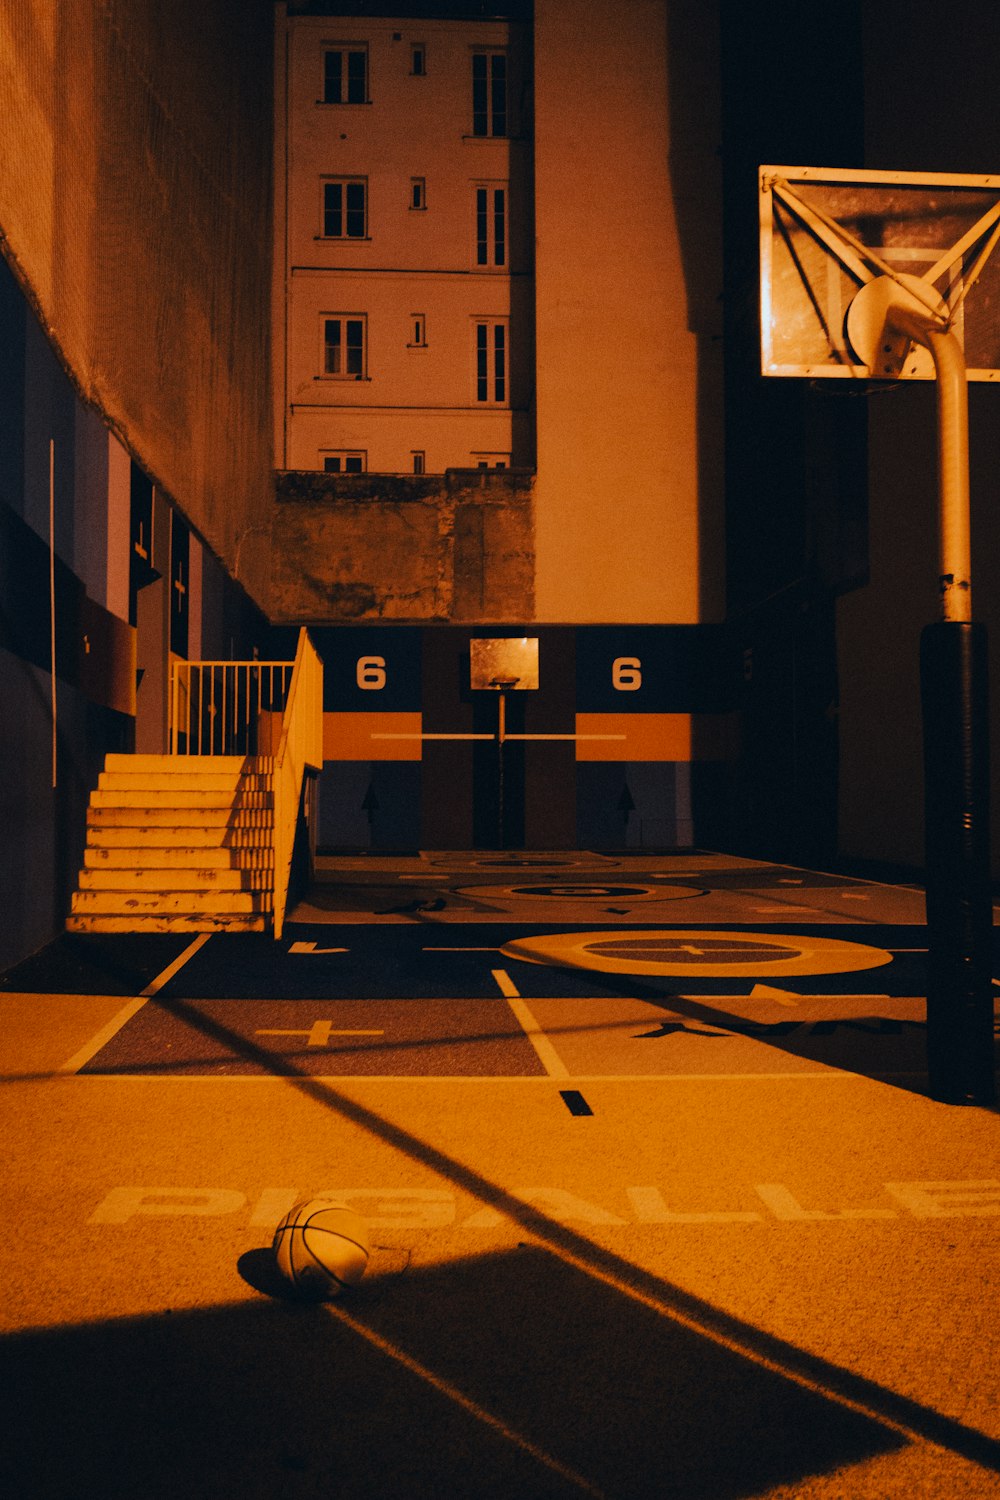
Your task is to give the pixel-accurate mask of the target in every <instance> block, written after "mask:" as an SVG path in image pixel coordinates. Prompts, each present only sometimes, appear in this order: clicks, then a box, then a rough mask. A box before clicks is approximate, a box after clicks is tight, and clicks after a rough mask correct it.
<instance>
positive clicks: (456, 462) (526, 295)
mask: <svg viewBox="0 0 1000 1500" xmlns="http://www.w3.org/2000/svg"><path fill="white" fill-rule="evenodd" d="M282 9H283V8H282ZM275 79H276V101H275V102H276V175H277V179H278V181H279V184H280V190H279V191H278V193H277V194H276V198H275V269H276V278H277V291H276V299H275V300H276V308H277V312H278V316H279V319H280V322H279V324H278V336H277V337H276V340H275V348H276V354H277V359H276V406H277V423H276V434H275V452H276V463H277V466H278V468H279V469H288V470H311V469H318V470H321V471H325V472H327V473H367V472H376V473H386V474H393V473H396V474H406V473H409V474H424V473H428V474H430V473H437V474H440V473H443V472H444V471H445V470H446V469H449V468H470V467H471V468H479V467H485V468H510V467H511V466H516V467H532V466H533V465H534V432H533V426H534V423H533V371H534V344H533V300H534V297H533V278H532V250H533V226H532V209H533V203H532V193H531V168H532V154H531V94H530V48H529V31H528V29H527V28H526V27H525V26H524V25H523V24H519V23H518V22H516V21H507V20H505V21H489V22H478V23H477V22H469V21H462V20H442V19H434V18H414V19H400V18H398V17H396V18H394V17H382V16H367V17H358V16H351V15H315V14H306V15H298V16H295V17H294V18H293V19H292V20H291V21H289V20H288V19H287V17H286V18H285V20H284V24H279V26H278V30H277V55H276V66H275Z"/></svg>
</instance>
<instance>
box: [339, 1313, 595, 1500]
mask: <svg viewBox="0 0 1000 1500" xmlns="http://www.w3.org/2000/svg"><path fill="white" fill-rule="evenodd" d="M325 1311H327V1312H328V1313H329V1314H330V1316H331V1317H334V1318H337V1319H338V1320H339V1322H341V1323H344V1324H346V1326H347V1327H348V1328H350V1329H352V1330H353V1332H354V1333H356V1334H357V1335H358V1336H359V1337H360V1338H363V1339H365V1340H367V1342H368V1343H369V1344H372V1345H374V1347H375V1348H376V1349H378V1350H379V1352H380V1353H381V1354H384V1355H386V1356H387V1357H388V1358H389V1359H394V1360H395V1361H396V1363H397V1364H400V1365H402V1367H403V1369H404V1370H408V1371H409V1372H410V1374H411V1375H416V1376H417V1378H418V1379H420V1380H423V1381H425V1382H426V1383H427V1385H429V1386H430V1387H431V1388H432V1389H433V1390H435V1391H437V1392H439V1394H440V1395H442V1396H446V1397H447V1399H448V1400H449V1401H451V1402H453V1403H454V1405H455V1406H457V1407H459V1408H460V1409H461V1410H462V1411H464V1412H467V1413H468V1414H469V1416H471V1417H474V1418H475V1419H476V1421H477V1422H482V1423H483V1425H484V1426H485V1427H488V1428H490V1429H492V1431H494V1432H496V1433H498V1434H499V1435H500V1436H501V1437H502V1438H504V1439H505V1440H506V1441H507V1442H508V1443H510V1444H511V1445H512V1446H513V1447H515V1448H518V1449H520V1450H521V1452H522V1453H526V1454H527V1455H528V1456H529V1457H530V1458H533V1459H534V1460H535V1462H536V1463H538V1464H540V1465H541V1466H542V1467H543V1468H546V1469H548V1470H550V1471H551V1472H552V1473H553V1474H556V1475H557V1476H558V1477H559V1478H560V1479H562V1480H564V1481H565V1482H566V1483H567V1484H570V1485H572V1487H573V1488H574V1489H577V1490H580V1491H581V1492H582V1493H583V1494H584V1495H592V1496H593V1497H594V1500H605V1497H604V1492H603V1490H599V1489H598V1488H597V1486H596V1485H595V1484H592V1483H591V1482H590V1480H589V1479H587V1478H585V1476H584V1475H582V1474H578V1473H577V1471H576V1470H575V1469H570V1468H568V1467H567V1465H566V1464H564V1463H561V1462H560V1461H559V1459H557V1458H553V1456H552V1454H551V1453H547V1452H546V1451H545V1449H544V1448H539V1446H538V1444H537V1443H533V1442H532V1441H531V1439H530V1438H527V1437H525V1436H524V1434H523V1433H521V1432H519V1431H518V1430H517V1428H515V1427H511V1426H510V1424H509V1423H507V1422H505V1421H503V1419H502V1418H500V1417H497V1416H495V1415H494V1413H493V1412H491V1411H488V1410H487V1408H486V1407H485V1406H480V1404H479V1402H478V1401H473V1400H472V1399H471V1397H469V1396H467V1395H465V1393H464V1391H461V1390H459V1388H458V1386H455V1385H452V1384H451V1382H450V1381H448V1380H443V1379H442V1377H441V1376H440V1375H438V1374H436V1373H435V1372H434V1371H433V1370H431V1369H429V1368H428V1366H427V1365H424V1364H421V1363H420V1362H419V1360H416V1359H414V1358H413V1356H412V1354H407V1352H406V1350H405V1349H401V1348H400V1346H399V1345H398V1344H392V1343H390V1342H389V1340H388V1339H386V1338H383V1336H382V1335H381V1334H379V1333H376V1332H375V1330H374V1329H373V1328H369V1327H368V1325H367V1324H366V1323H363V1322H362V1321H361V1319H360V1318H357V1317H355V1316H354V1315H353V1314H352V1313H349V1312H347V1311H346V1310H345V1309H344V1308H343V1307H337V1306H334V1305H332V1304H331V1303H329V1302H328V1303H326V1304H325Z"/></svg>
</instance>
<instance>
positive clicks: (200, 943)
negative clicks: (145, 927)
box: [140, 932, 212, 1000]
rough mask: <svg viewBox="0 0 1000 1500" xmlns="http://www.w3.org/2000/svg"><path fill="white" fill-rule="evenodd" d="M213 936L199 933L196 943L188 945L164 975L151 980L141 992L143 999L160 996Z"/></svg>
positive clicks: (208, 933) (207, 933)
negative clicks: (164, 988) (179, 971)
mask: <svg viewBox="0 0 1000 1500" xmlns="http://www.w3.org/2000/svg"><path fill="white" fill-rule="evenodd" d="M211 936H212V934H211V933H210V932H201V933H199V934H198V936H197V937H196V938H195V940H194V942H193V943H188V945H187V947H186V948H185V949H184V952H183V953H181V954H179V955H178V957H177V958H175V959H174V961H173V963H172V964H168V965H167V967H166V968H165V969H164V970H163V973H162V974H157V976H156V978H155V979H153V980H151V981H150V983H149V984H147V986H146V988H145V989H144V990H141V991H140V994H141V995H142V997H143V998H144V999H146V1000H148V999H150V998H151V997H152V996H153V995H156V994H159V992H160V990H162V989H163V986H164V985H165V984H169V983H170V981H171V979H173V977H174V975H175V974H176V973H177V971H178V970H179V969H182V968H183V967H184V965H185V964H186V963H187V961H188V959H189V958H194V956H195V954H196V953H197V952H198V950H199V948H204V946H205V944H206V943H207V942H208V940H209V938H210V937H211Z"/></svg>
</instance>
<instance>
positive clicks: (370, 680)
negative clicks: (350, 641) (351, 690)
mask: <svg viewBox="0 0 1000 1500" xmlns="http://www.w3.org/2000/svg"><path fill="white" fill-rule="evenodd" d="M357 684H358V687H359V688H364V690H365V691H366V692H369V693H372V692H378V690H379V689H380V688H384V687H385V684H386V675H385V657H384V656H359V657H358V670H357Z"/></svg>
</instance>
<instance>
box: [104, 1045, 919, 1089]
mask: <svg viewBox="0 0 1000 1500" xmlns="http://www.w3.org/2000/svg"><path fill="white" fill-rule="evenodd" d="M546 1040H548V1039H547V1038H546ZM550 1045H551V1044H550ZM564 1076H565V1077H566V1078H568V1079H569V1081H570V1082H571V1083H741V1082H744V1081H747V1082H763V1083H767V1082H782V1083H784V1082H789V1081H790V1082H796V1081H798V1080H800V1079H811V1080H815V1079H817V1078H823V1079H834V1078H836V1079H851V1080H852V1081H853V1082H855V1083H878V1082H880V1080H881V1079H883V1078H896V1077H900V1078H904V1077H905V1078H909V1077H914V1078H919V1077H922V1076H923V1074H921V1073H912V1074H911V1073H890V1072H886V1073H879V1074H878V1075H877V1076H875V1077H869V1076H868V1075H867V1074H866V1073H849V1072H848V1071H847V1070H846V1069H845V1068H827V1069H825V1070H824V1071H823V1072H821V1073H818V1072H813V1071H808V1070H803V1071H801V1072H794V1073H566V1074H565V1075H564ZM78 1078H79V1081H80V1082H81V1083H163V1084H178V1083H184V1084H186V1083H199V1084H202V1083H277V1084H281V1085H283V1086H285V1087H287V1086H288V1085H289V1084H294V1083H296V1082H298V1081H300V1080H301V1079H302V1078H306V1079H308V1080H309V1081H310V1082H317V1081H318V1082H322V1083H329V1084H341V1083H366V1084H374V1085H375V1086H376V1087H377V1086H378V1085H380V1084H383V1083H413V1084H420V1085H423V1084H425V1083H477V1084H486V1083H533V1084H538V1083H545V1084H548V1083H550V1082H551V1078H550V1077H549V1075H548V1074H545V1075H544V1076H543V1075H540V1074H538V1073H302V1074H296V1075H295V1076H294V1077H288V1076H286V1075H284V1074H275V1073H179V1072H178V1073H169V1074H157V1073H81V1074H79V1075H78Z"/></svg>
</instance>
